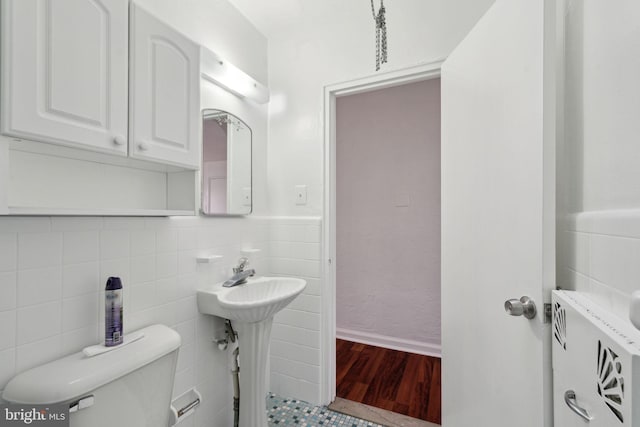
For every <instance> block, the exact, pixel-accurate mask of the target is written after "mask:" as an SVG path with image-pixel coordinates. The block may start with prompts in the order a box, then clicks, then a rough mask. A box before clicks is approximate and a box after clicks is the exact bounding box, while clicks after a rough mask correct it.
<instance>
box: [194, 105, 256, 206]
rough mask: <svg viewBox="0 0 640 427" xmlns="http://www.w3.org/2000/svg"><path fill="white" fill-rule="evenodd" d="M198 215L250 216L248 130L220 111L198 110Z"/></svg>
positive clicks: (245, 125)
mask: <svg viewBox="0 0 640 427" xmlns="http://www.w3.org/2000/svg"><path fill="white" fill-rule="evenodd" d="M201 172H202V213H203V214H204V215H247V214H250V213H251V208H252V206H251V128H249V126H247V124H246V123H245V122H244V121H242V120H241V119H240V118H238V117H236V116H234V115H233V114H230V113H227V112H226V111H222V110H213V109H206V110H203V111H202V169H201Z"/></svg>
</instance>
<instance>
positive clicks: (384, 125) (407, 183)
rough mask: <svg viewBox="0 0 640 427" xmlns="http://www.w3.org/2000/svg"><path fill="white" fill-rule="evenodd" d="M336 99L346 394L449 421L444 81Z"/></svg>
mask: <svg viewBox="0 0 640 427" xmlns="http://www.w3.org/2000/svg"><path fill="white" fill-rule="evenodd" d="M430 77H432V78H428V79H417V81H410V82H408V83H405V84H402V85H395V86H392V87H384V88H380V89H378V88H376V89H374V90H370V91H364V92H360V93H356V94H349V95H347V96H340V97H337V98H336V100H335V162H334V164H335V181H334V182H335V193H334V194H335V205H334V206H335V216H333V217H332V218H333V219H334V221H333V224H332V225H333V227H334V229H335V261H336V262H335V292H336V294H335V295H336V298H335V301H336V303H335V309H336V324H335V328H336V329H335V336H336V347H335V348H336V353H335V355H336V359H335V360H336V374H335V383H336V396H337V398H338V399H340V398H342V399H347V400H350V401H355V402H359V403H363V404H366V405H370V406H373V407H377V408H381V409H385V410H390V411H393V412H396V413H399V414H403V415H408V416H410V417H413V418H417V419H422V420H426V421H430V422H435V423H440V357H439V356H440V79H439V78H438V77H437V76H430Z"/></svg>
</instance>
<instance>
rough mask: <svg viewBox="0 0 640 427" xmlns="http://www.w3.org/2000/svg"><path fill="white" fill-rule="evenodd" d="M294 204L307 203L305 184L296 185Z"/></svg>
mask: <svg viewBox="0 0 640 427" xmlns="http://www.w3.org/2000/svg"><path fill="white" fill-rule="evenodd" d="M295 197H296V205H306V204H307V186H306V185H296V194H295Z"/></svg>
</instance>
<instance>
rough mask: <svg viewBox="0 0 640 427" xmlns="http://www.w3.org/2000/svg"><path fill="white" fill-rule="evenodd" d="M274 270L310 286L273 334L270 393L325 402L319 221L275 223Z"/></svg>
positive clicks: (272, 238) (278, 319)
mask: <svg viewBox="0 0 640 427" xmlns="http://www.w3.org/2000/svg"><path fill="white" fill-rule="evenodd" d="M269 231H270V235H269V236H270V238H269V241H270V246H269V248H270V250H269V258H268V259H269V266H270V271H271V274H272V275H274V276H297V277H302V278H303V279H305V280H306V281H307V287H306V289H305V290H304V292H303V293H302V294H301V295H300V296H299V297H298V298H296V299H295V300H294V301H293V302H292V303H291V304H290V305H289V306H288V307H287V308H285V309H284V310H282V311H281V312H280V313H278V314H276V316H275V318H274V323H273V329H272V332H271V347H270V354H269V357H270V366H271V378H270V391H272V392H274V393H276V394H278V395H280V396H295V397H296V398H297V399H301V400H305V401H307V402H311V403H314V404H317V403H320V360H321V357H320V356H321V354H320V351H321V350H320V325H321V321H320V307H321V306H320V304H321V303H320V295H321V286H320V278H321V263H320V260H321V231H322V223H321V220H320V218H272V219H271V221H270V227H269Z"/></svg>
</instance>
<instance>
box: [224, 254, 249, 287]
mask: <svg viewBox="0 0 640 427" xmlns="http://www.w3.org/2000/svg"><path fill="white" fill-rule="evenodd" d="M248 265H249V260H248V259H247V258H245V257H242V258H240V259H239V260H238V266H237V267H234V268H233V276H231V278H230V279H229V280H227V281H226V282H224V283H223V284H222V286H224V287H225V288H230V287H232V286H237V285H242V284H243V283H246V282H247V278H249V277H251V276H253V275H254V274H256V271H255V270H254V269H253V268H250V269H248V270H245V268H246V267H247V266H248Z"/></svg>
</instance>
